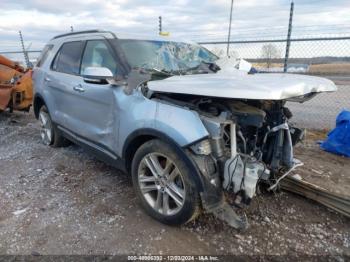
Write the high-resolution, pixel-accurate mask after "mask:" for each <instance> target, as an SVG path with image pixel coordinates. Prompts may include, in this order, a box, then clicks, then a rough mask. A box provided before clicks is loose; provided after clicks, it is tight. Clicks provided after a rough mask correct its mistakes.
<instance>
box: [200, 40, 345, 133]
mask: <svg viewBox="0 0 350 262" xmlns="http://www.w3.org/2000/svg"><path fill="white" fill-rule="evenodd" d="M201 44H202V45H204V46H205V47H207V48H208V49H209V50H211V51H212V52H214V53H216V54H217V55H219V56H225V55H226V47H227V43H226V42H224V41H222V42H220V41H217V42H202V43H201ZM286 45H287V40H285V39H283V40H281V39H276V40H249V41H231V43H230V52H229V53H230V56H232V57H237V58H243V59H245V60H247V61H249V62H250V63H252V64H253V66H254V67H255V68H256V69H257V70H258V71H259V72H261V73H282V72H283V71H284V70H283V69H284V66H286V71H287V72H288V73H298V74H307V75H314V76H320V77H326V78H329V79H331V80H333V81H334V82H335V83H336V84H337V86H338V91H337V92H334V93H323V94H319V95H317V96H316V97H314V98H313V99H311V100H309V101H307V102H304V103H302V104H300V103H288V104H287V106H288V107H289V108H290V109H291V110H292V112H293V114H294V117H293V122H295V124H297V125H299V126H301V127H305V128H311V129H331V128H333V127H334V126H335V119H336V116H337V115H338V113H339V112H340V111H341V110H343V109H348V110H350V37H329V38H301V39H291V41H290V50H289V57H288V59H287V61H286V65H284V63H285V50H286Z"/></svg>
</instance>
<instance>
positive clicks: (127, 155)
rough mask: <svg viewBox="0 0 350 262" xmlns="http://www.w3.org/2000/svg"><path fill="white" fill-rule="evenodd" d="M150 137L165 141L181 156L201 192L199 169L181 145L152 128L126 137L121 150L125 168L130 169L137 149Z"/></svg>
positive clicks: (201, 184)
mask: <svg viewBox="0 0 350 262" xmlns="http://www.w3.org/2000/svg"><path fill="white" fill-rule="evenodd" d="M152 139H159V140H161V141H163V142H166V143H168V144H169V145H170V146H171V147H172V148H173V149H174V150H175V152H176V153H177V154H178V155H179V156H180V157H181V158H182V160H183V161H185V163H186V164H187V166H188V167H189V169H190V170H191V173H192V174H194V175H193V179H194V182H195V184H196V186H197V189H198V191H199V192H202V191H203V181H202V178H201V175H200V171H199V169H198V168H197V166H196V164H195V163H194V162H193V161H192V160H191V159H190V157H189V156H188V155H187V154H186V152H185V150H184V147H181V146H180V145H179V144H178V143H176V142H175V141H174V140H173V139H172V138H171V137H169V136H168V135H166V134H164V133H162V132H159V131H157V130H154V129H150V128H145V129H140V130H136V131H134V132H133V133H131V134H130V135H129V136H128V137H127V139H126V140H125V143H124V146H123V151H122V158H123V160H124V162H125V166H126V169H127V170H128V171H130V169H131V162H132V159H133V156H134V154H135V152H136V151H137V149H138V148H139V147H140V146H141V145H143V144H144V143H146V142H148V141H150V140H152Z"/></svg>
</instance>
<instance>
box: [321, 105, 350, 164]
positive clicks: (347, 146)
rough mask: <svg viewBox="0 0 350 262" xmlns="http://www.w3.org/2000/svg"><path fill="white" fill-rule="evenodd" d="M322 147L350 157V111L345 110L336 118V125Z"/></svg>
mask: <svg viewBox="0 0 350 262" xmlns="http://www.w3.org/2000/svg"><path fill="white" fill-rule="evenodd" d="M321 148H322V149H324V150H326V151H328V152H331V153H335V154H338V155H342V156H347V157H350V111H346V110H343V111H342V112H341V113H340V114H339V115H338V116H337V120H336V127H335V128H334V129H333V130H332V131H331V132H329V134H328V137H327V139H326V140H325V141H323V143H322V144H321Z"/></svg>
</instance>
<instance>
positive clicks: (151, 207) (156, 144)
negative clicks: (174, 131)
mask: <svg viewBox="0 0 350 262" xmlns="http://www.w3.org/2000/svg"><path fill="white" fill-rule="evenodd" d="M132 179H133V184H134V188H135V191H136V194H137V196H138V198H139V199H140V201H141V204H142V206H143V207H144V208H145V210H146V212H147V213H148V214H149V215H150V216H152V217H153V218H155V219H157V220H159V221H160V222H162V223H165V224H170V225H180V224H183V223H186V222H188V221H190V220H192V219H194V218H195V217H196V216H197V215H198V213H199V212H198V211H199V195H198V190H197V188H196V186H195V183H194V181H193V178H192V174H191V172H190V170H189V168H188V166H187V164H186V163H185V161H183V159H182V158H181V156H179V155H178V154H177V153H176V151H175V150H174V149H173V148H172V147H171V146H170V145H168V144H166V143H164V142H162V141H160V140H151V141H149V142H146V143H145V144H143V145H142V146H141V147H140V148H139V149H138V150H137V152H136V154H135V156H134V159H133V161H132Z"/></svg>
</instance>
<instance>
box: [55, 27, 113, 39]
mask: <svg viewBox="0 0 350 262" xmlns="http://www.w3.org/2000/svg"><path fill="white" fill-rule="evenodd" d="M93 33H109V34H111V35H112V36H113V37H114V38H117V36H116V35H115V34H114V33H113V32H111V31H104V30H98V29H94V30H85V31H76V32H70V33H66V34H61V35H56V36H54V37H53V38H52V39H57V38H61V37H65V36H70V35H79V34H93ZM52 39H51V40H52Z"/></svg>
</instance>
